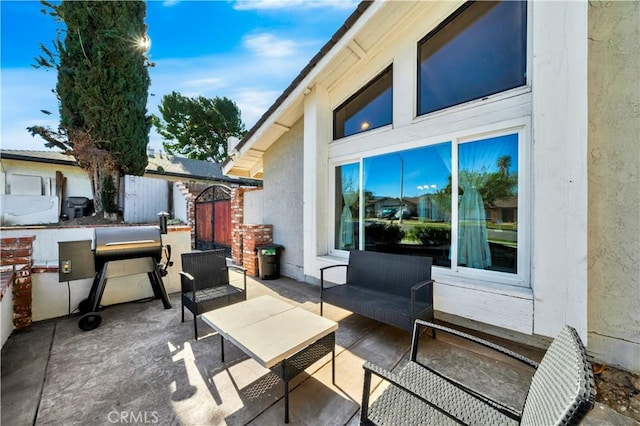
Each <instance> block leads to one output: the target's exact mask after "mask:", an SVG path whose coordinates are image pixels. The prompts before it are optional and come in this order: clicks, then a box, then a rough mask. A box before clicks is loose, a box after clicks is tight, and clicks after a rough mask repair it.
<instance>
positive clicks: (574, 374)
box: [521, 326, 595, 425]
mask: <svg viewBox="0 0 640 426" xmlns="http://www.w3.org/2000/svg"><path fill="white" fill-rule="evenodd" d="M594 401H595V387H594V381H593V370H592V368H591V363H590V362H589V360H588V359H587V354H586V351H585V348H584V345H583V344H582V341H581V340H580V337H579V336H578V333H577V332H576V330H575V329H573V328H572V327H569V326H565V327H564V328H563V329H562V331H561V332H560V334H559V335H558V337H556V338H555V339H554V340H553V342H552V343H551V346H549V349H547V352H546V353H545V355H544V357H543V358H542V361H541V362H540V365H539V366H538V368H537V370H536V372H535V373H534V375H533V379H532V381H531V386H530V388H529V394H528V395H527V399H526V400H525V403H524V407H523V410H522V420H521V424H523V425H577V424H579V423H580V421H581V420H582V419H583V418H584V416H586V414H587V413H588V412H589V410H591V409H592V408H593V405H594Z"/></svg>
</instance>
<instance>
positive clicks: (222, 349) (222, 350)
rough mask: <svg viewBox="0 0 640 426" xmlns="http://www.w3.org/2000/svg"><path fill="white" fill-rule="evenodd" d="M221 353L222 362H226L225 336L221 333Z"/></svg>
mask: <svg viewBox="0 0 640 426" xmlns="http://www.w3.org/2000/svg"><path fill="white" fill-rule="evenodd" d="M220 355H221V358H222V362H224V337H222V334H221V335H220Z"/></svg>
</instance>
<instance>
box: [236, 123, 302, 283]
mask: <svg viewBox="0 0 640 426" xmlns="http://www.w3.org/2000/svg"><path fill="white" fill-rule="evenodd" d="M302 135H303V120H302V119H300V120H298V121H297V122H296V123H295V124H294V125H293V126H291V128H290V129H289V130H288V131H287V132H286V133H284V135H283V136H281V137H280V139H279V140H278V141H277V142H276V143H275V144H274V145H272V146H271V148H270V149H269V150H268V151H267V152H266V153H265V156H264V175H265V179H264V189H263V190H262V191H261V192H262V198H263V200H264V211H263V222H262V223H265V224H271V225H273V242H274V243H276V244H281V245H283V246H284V250H283V252H282V256H281V258H280V273H281V274H282V275H284V276H288V277H291V278H295V279H297V280H301V281H302V280H304V269H303V264H304V255H303V253H304V244H303V238H304V233H303V232H302V229H303V219H302V217H303V216H302V205H303V174H302V170H303V169H302V164H303V143H302ZM256 192H257V191H256ZM247 195H251V192H249V193H247V194H245V196H247ZM245 223H250V222H246V220H245Z"/></svg>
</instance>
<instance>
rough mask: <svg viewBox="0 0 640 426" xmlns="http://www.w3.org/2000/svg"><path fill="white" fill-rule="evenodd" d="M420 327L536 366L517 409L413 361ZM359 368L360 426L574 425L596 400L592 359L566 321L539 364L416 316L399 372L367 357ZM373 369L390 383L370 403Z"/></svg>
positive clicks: (533, 366)
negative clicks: (407, 355)
mask: <svg viewBox="0 0 640 426" xmlns="http://www.w3.org/2000/svg"><path fill="white" fill-rule="evenodd" d="M422 326H426V327H430V328H432V329H437V330H439V331H442V332H446V333H450V334H454V335H457V336H459V337H462V338H464V339H467V340H470V341H473V342H475V343H477V344H480V345H483V346H486V347H488V348H491V349H493V350H496V351H499V352H501V353H503V354H505V355H507V356H510V357H512V358H514V359H516V360H518V361H521V362H523V363H525V364H527V365H529V366H531V367H532V368H534V369H536V370H535V373H534V374H533V379H532V380H531V384H530V386H529V392H528V394H527V397H526V400H525V403H524V406H523V408H522V410H517V409H515V408H512V407H508V406H506V405H504V404H501V403H500V402H498V401H495V400H493V399H491V398H490V397H488V396H486V395H483V394H481V393H479V392H477V391H474V390H473V389H471V388H469V387H466V386H465V385H464V384H461V383H459V382H457V381H455V380H453V379H450V378H448V377H447V376H446V375H444V374H443V373H442V372H438V371H436V370H433V369H431V368H429V367H428V366H425V365H423V364H420V363H419V362H418V361H416V356H417V348H418V337H419V335H420V332H421V327H422ZM363 368H364V371H365V376H364V390H363V396H362V409H361V415H360V422H361V424H363V425H399V424H431V425H436V424H437V425H445V424H446V425H448V424H467V425H483V426H484V425H497V424H500V425H509V424H513V425H518V424H523V425H524V424H527V425H545V426H546V425H577V424H579V423H580V422H581V420H582V419H583V418H584V417H585V416H586V414H587V413H588V412H589V410H591V409H592V408H593V406H594V401H595V388H594V380H593V371H592V368H591V364H590V363H589V361H588V360H587V355H586V352H585V348H584V346H583V344H582V342H581V341H580V337H579V336H578V333H577V332H576V331H575V330H574V329H573V328H571V327H569V326H565V327H564V328H563V330H562V331H561V332H560V334H559V335H558V337H556V338H555V339H554V341H553V342H552V343H551V345H550V346H549V349H547V351H546V353H545V355H544V357H543V358H542V361H541V362H540V363H539V364H538V363H537V362H535V361H532V360H530V359H527V358H526V357H524V356H522V355H519V354H517V353H515V352H512V351H509V350H508V349H505V348H503V347H501V346H498V345H495V344H493V343H491V342H488V341H486V340H482V339H479V338H477V337H474V336H470V335H468V334H465V333H462V332H459V331H457V330H453V329H450V328H447V327H443V326H441V325H436V324H432V323H428V322H424V321H419V320H418V321H416V325H415V328H414V332H413V341H412V344H411V356H410V360H409V362H408V363H407V364H406V366H405V367H403V368H402V370H401V371H400V372H399V373H392V372H389V371H386V370H384V369H382V368H380V367H377V366H375V365H373V364H371V363H368V362H365V364H364V366H363ZM372 374H375V375H377V376H379V377H381V378H382V379H383V380H385V381H388V382H390V385H389V386H388V387H387V388H386V389H385V390H384V391H383V392H382V393H381V394H380V396H379V397H378V398H377V399H376V400H375V401H374V402H373V403H371V405H369V393H370V388H371V375H372Z"/></svg>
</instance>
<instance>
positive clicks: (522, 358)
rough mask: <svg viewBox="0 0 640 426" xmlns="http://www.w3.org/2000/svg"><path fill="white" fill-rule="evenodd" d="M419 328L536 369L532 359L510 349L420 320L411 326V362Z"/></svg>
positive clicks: (414, 357) (414, 352)
mask: <svg viewBox="0 0 640 426" xmlns="http://www.w3.org/2000/svg"><path fill="white" fill-rule="evenodd" d="M420 327H428V328H431V329H432V330H438V331H442V332H445V333H448V334H452V335H454V336H458V337H460V338H463V339H465V340H468V341H471V342H474V343H477V344H479V345H482V346H484V347H487V348H489V349H493V350H494V351H497V352H500V353H502V354H504V355H507V356H509V357H511V358H513V359H515V360H517V361H520V362H522V363H524V364H527V365H528V366H529V367H532V368H534V369H537V368H538V363H537V362H536V361H533V360H532V359H529V358H527V357H525V356H524V355H520V354H519V353H517V352H514V351H512V350H510V349H507V348H505V347H503V346H500V345H497V344H495V343H492V342H489V341H488V340H484V339H481V338H479V337H476V336H472V335H470V334H467V333H464V332H462V331H458V330H454V329H453V328H449V327H444V326H442V325H439V324H434V323H432V322H428V321H423V320H420V319H416V321H415V323H414V326H413V339H412V342H411V360H412V361H416V356H417V353H418V343H419V342H418V340H419V338H420Z"/></svg>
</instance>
